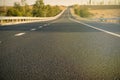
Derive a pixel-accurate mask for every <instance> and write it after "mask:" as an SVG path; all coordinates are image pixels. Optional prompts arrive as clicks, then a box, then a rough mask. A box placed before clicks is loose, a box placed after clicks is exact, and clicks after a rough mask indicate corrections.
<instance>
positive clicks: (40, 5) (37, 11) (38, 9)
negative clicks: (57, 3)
mask: <svg viewBox="0 0 120 80" xmlns="http://www.w3.org/2000/svg"><path fill="white" fill-rule="evenodd" d="M43 10H44V2H43V0H37V1H36V3H35V4H34V6H33V16H36V17H42V16H43Z"/></svg>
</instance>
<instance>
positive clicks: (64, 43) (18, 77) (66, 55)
mask: <svg viewBox="0 0 120 80" xmlns="http://www.w3.org/2000/svg"><path fill="white" fill-rule="evenodd" d="M119 36H120V24H111V23H109V24H108V23H98V22H93V21H83V20H81V21H78V20H76V19H75V18H74V17H72V15H71V14H70V12H69V9H67V10H66V11H65V12H64V13H63V15H62V16H61V17H59V18H58V19H56V20H53V21H47V22H36V23H27V24H17V25H10V26H0V80H120V37H119Z"/></svg>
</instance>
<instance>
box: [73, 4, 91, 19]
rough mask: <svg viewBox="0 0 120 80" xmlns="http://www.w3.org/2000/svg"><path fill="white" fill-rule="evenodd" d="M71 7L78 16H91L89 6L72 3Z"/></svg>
mask: <svg viewBox="0 0 120 80" xmlns="http://www.w3.org/2000/svg"><path fill="white" fill-rule="evenodd" d="M73 9H74V12H75V14H77V15H78V16H80V17H83V18H87V17H90V16H92V14H91V13H90V12H89V8H87V7H85V6H82V7H80V6H79V5H74V6H73Z"/></svg>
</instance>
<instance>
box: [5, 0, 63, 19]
mask: <svg viewBox="0 0 120 80" xmlns="http://www.w3.org/2000/svg"><path fill="white" fill-rule="evenodd" d="M24 2H25V1H24ZM61 11H62V10H61V9H60V7H59V6H51V5H45V4H44V2H43V0H36V2H35V4H34V5H33V6H31V7H30V6H29V5H28V4H27V3H24V5H21V4H20V3H14V6H13V7H11V8H9V9H8V10H7V11H6V16H31V17H52V16H56V15H57V14H59V13H60V12H61Z"/></svg>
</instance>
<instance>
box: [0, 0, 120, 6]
mask: <svg viewBox="0 0 120 80" xmlns="http://www.w3.org/2000/svg"><path fill="white" fill-rule="evenodd" d="M4 1H5V4H6V5H13V3H14V2H20V1H21V0H0V6H1V5H4ZM26 1H27V3H28V4H34V3H35V1H36V0H26ZM88 1H89V0H44V2H45V4H51V5H72V4H87V2H88ZM92 1H94V2H96V3H98V2H100V1H105V2H107V3H108V1H110V0H92ZM111 1H115V0H111ZM116 1H120V0H116Z"/></svg>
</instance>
